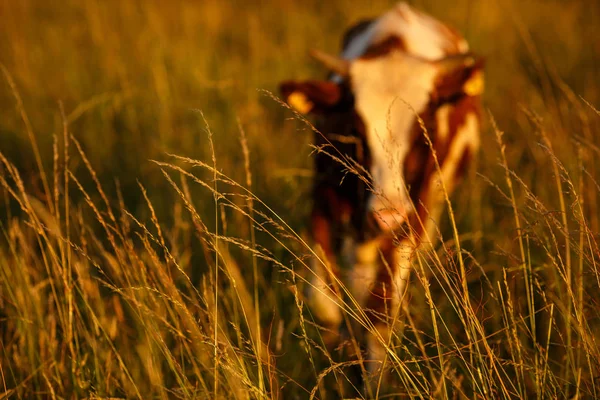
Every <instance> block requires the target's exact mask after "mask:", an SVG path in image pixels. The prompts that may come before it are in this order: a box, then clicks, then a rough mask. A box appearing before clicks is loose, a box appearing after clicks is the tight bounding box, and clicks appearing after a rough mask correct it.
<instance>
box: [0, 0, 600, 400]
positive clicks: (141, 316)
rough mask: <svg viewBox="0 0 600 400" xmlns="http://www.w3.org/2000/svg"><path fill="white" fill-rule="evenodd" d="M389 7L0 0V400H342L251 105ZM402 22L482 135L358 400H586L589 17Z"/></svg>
mask: <svg viewBox="0 0 600 400" xmlns="http://www.w3.org/2000/svg"><path fill="white" fill-rule="evenodd" d="M391 4H392V2H388V1H383V0H382V1H376V2H368V4H367V2H365V3H364V4H362V5H360V4H357V5H353V6H352V7H349V6H348V5H347V2H341V1H333V2H329V3H327V5H324V3H322V2H317V1H308V2H302V3H293V2H291V1H281V2H273V3H269V4H265V3H260V2H238V4H234V3H224V2H216V1H205V2H191V1H184V0H179V1H172V2H168V3H167V2H159V1H146V2H139V1H123V2H119V1H113V0H110V1H103V2H99V1H88V2H76V1H71V0H69V1H66V2H63V3H62V4H61V6H60V7H57V6H52V5H50V4H47V3H46V2H42V1H34V0H22V1H18V2H14V1H8V0H5V1H4V2H0V15H2V21H3V23H2V24H0V63H1V66H2V79H0V81H1V82H2V83H0V105H1V106H2V110H3V111H2V119H1V120H0V164H1V166H0V187H1V189H0V191H1V193H2V194H1V195H0V197H1V198H2V200H1V205H0V224H1V225H0V228H1V234H2V239H1V240H0V335H1V336H0V337H1V342H0V344H1V346H0V347H1V348H0V398H32V397H39V398H65V397H67V398H85V397H89V398H97V397H107V396H113V397H126V398H150V397H152V398H240V399H243V398H281V399H288V398H310V397H315V398H321V399H325V398H337V397H339V394H340V393H341V392H345V393H346V394H348V393H352V391H349V388H350V387H351V386H352V383H355V382H348V381H349V380H351V378H350V376H351V370H352V369H353V368H355V367H356V364H357V363H358V362H356V361H352V360H351V359H349V358H347V357H345V356H344V355H343V354H340V353H343V351H341V350H340V351H337V350H335V351H330V350H328V349H327V348H326V346H325V345H324V343H323V340H322V336H323V335H326V332H324V331H323V330H322V329H321V328H320V327H319V326H318V324H317V323H316V321H314V320H313V318H312V316H311V314H310V310H309V309H308V308H306V307H305V306H304V298H303V295H302V293H303V292H304V287H305V286H306V278H307V277H308V274H310V273H311V272H310V271H309V269H308V267H307V265H308V264H309V263H308V260H309V259H310V258H311V257H317V256H318V253H315V252H314V251H313V249H311V248H310V246H309V245H308V243H307V239H306V234H305V233H304V231H305V226H306V220H307V215H308V212H309V209H310V201H309V194H308V193H309V186H310V179H309V178H310V165H311V161H310V157H309V154H310V152H311V151H312V149H311V147H310V145H309V144H310V140H311V129H310V128H309V127H308V126H307V125H306V124H305V123H304V122H303V121H299V120H298V119H297V118H292V117H294V114H293V113H291V112H290V111H289V110H287V109H286V108H285V107H282V106H281V105H280V104H279V103H277V102H276V101H274V100H273V99H272V98H271V97H270V96H269V95H267V94H265V93H264V92H263V91H261V90H260V89H266V90H268V91H271V92H274V91H275V90H276V87H277V83H278V82H279V81H281V80H283V79H287V78H293V77H298V78H307V77H316V76H320V75H322V74H323V71H320V70H319V69H318V67H317V66H316V65H314V64H313V63H311V62H310V61H309V60H308V58H307V56H306V54H307V52H308V50H309V48H310V47H318V48H321V49H324V50H329V51H333V50H334V49H335V48H337V46H338V40H339V37H340V34H341V32H342V31H343V29H344V28H345V27H346V26H347V25H349V24H350V23H352V22H354V21H356V20H358V19H360V18H364V17H365V16H372V15H377V14H379V13H381V12H382V11H383V10H385V9H387V8H388V7H389V6H390V5H391ZM414 4H415V5H416V6H417V7H419V8H422V9H424V10H426V11H429V12H431V13H432V14H434V15H436V16H438V17H440V18H441V19H443V20H445V21H448V22H450V23H451V24H453V25H454V26H456V27H457V28H458V29H459V30H461V31H463V32H465V34H466V35H467V38H468V40H469V42H470V43H471V45H472V47H473V49H474V50H475V51H476V52H478V53H480V54H482V55H484V56H485V57H486V58H487V67H486V68H487V69H486V95H485V105H486V108H487V109H488V110H489V116H488V118H486V119H487V122H486V128H485V129H484V132H483V135H482V141H483V143H482V152H481V157H480V159H479V160H478V165H477V166H476V168H474V169H473V171H472V172H471V174H470V175H469V177H468V178H467V179H465V182H463V183H462V185H461V186H460V188H459V189H458V190H457V193H455V195H453V196H452V198H451V200H452V201H451V209H452V211H453V212H452V213H450V214H448V213H447V214H446V217H445V219H444V221H443V223H442V224H441V226H440V231H439V234H440V237H441V240H440V242H439V243H440V244H439V245H437V246H436V247H435V248H423V249H421V250H420V251H419V252H418V254H417V255H416V256H415V260H414V263H413V264H414V273H413V277H412V282H411V283H412V285H411V287H410V297H411V299H410V302H409V306H408V307H407V309H406V310H404V312H405V316H404V318H403V319H402V320H401V321H399V322H400V324H399V325H403V328H401V327H399V329H398V330H397V331H398V332H397V335H395V336H394V338H393V340H392V342H391V343H386V345H387V347H388V348H389V354H388V359H387V360H386V364H387V365H388V367H389V368H390V371H391V372H390V381H389V382H388V383H387V384H386V385H381V386H380V385H371V386H372V387H369V388H368V389H369V390H368V391H367V393H369V395H370V396H371V397H380V398H386V396H388V397H394V396H413V397H418V398H431V397H435V398H525V397H527V398H533V397H536V398H566V397H569V398H595V397H600V345H599V343H598V341H599V340H600V335H599V333H598V332H600V304H599V302H598V299H597V295H596V294H597V293H600V269H599V265H600V264H599V262H600V249H599V247H598V241H597V238H598V232H599V228H600V225H599V220H598V206H599V199H598V191H599V190H600V185H599V184H598V179H599V178H598V177H599V176H600V174H599V166H598V162H597V160H596V157H597V156H598V153H599V152H600V150H599V149H600V143H599V142H598V138H597V136H598V134H599V133H600V113H599V112H598V110H597V109H598V103H599V101H600V92H599V91H598V85H597V82H598V81H599V78H600V76H599V72H598V71H599V70H600V69H598V68H596V67H595V66H597V65H598V62H599V59H598V54H600V48H598V41H597V40H596V36H595V30H596V29H595V28H596V27H595V26H594V21H597V20H598V17H599V16H600V8H599V7H598V5H595V4H590V3H588V2H583V1H572V2H569V3H563V2H558V1H543V2H542V1H537V0H536V1H532V2H525V3H521V2H516V1H514V2H513V1H507V2H500V1H495V0H489V1H487V0H486V1H482V2H471V1H465V2H463V3H460V4H454V3H453V4H448V5H440V4H436V3H435V2H431V1H424V0H422V1H415V2H414ZM197 110H201V111H200V112H199V111H197ZM503 132H505V133H503ZM171 154H179V155H171ZM340 290H341V291H342V292H343V290H344V288H343V287H341V288H340ZM340 302H343V306H344V308H345V309H346V310H347V318H348V319H351V320H356V321H357V323H358V324H363V326H369V322H368V320H367V319H366V318H365V316H364V313H362V312H361V310H357V309H356V307H355V306H354V304H353V302H352V299H349V298H344V299H340ZM401 332H402V333H401ZM400 336H402V338H401V337H400ZM350 339H351V340H354V338H350ZM358 389H360V390H362V388H358ZM360 390H359V391H360ZM353 394H354V395H356V393H353Z"/></svg>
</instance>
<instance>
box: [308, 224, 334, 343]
mask: <svg viewBox="0 0 600 400" xmlns="http://www.w3.org/2000/svg"><path fill="white" fill-rule="evenodd" d="M312 230H313V238H314V241H315V244H314V246H313V250H314V252H315V255H316V256H315V257H312V258H311V261H310V267H311V273H310V276H309V279H308V281H309V285H308V288H307V298H308V304H309V307H310V310H311V312H312V313H313V315H314V316H315V317H316V319H317V320H318V321H319V323H321V324H323V325H324V326H325V328H326V329H327V330H326V331H325V332H324V334H323V341H324V342H325V344H326V345H328V346H330V345H333V344H334V343H335V342H337V339H338V335H337V332H338V330H339V326H340V324H341V323H342V310H341V308H340V304H341V303H342V299H341V298H340V296H339V295H338V293H337V290H336V288H337V287H338V285H337V283H336V280H337V276H338V271H337V265H336V263H335V256H334V254H333V249H332V246H331V226H330V223H329V221H328V220H327V219H326V218H325V217H324V216H323V215H321V214H319V213H313V216H312Z"/></svg>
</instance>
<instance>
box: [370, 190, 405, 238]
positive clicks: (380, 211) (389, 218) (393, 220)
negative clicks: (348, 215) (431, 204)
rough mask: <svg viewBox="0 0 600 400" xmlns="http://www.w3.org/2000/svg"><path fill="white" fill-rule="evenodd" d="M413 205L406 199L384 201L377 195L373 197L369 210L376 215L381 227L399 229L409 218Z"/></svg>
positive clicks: (386, 229) (388, 229)
mask: <svg viewBox="0 0 600 400" xmlns="http://www.w3.org/2000/svg"><path fill="white" fill-rule="evenodd" d="M412 209H413V207H412V204H410V202H408V201H407V200H405V199H394V201H382V200H381V199H379V198H377V197H375V198H373V199H371V202H370V204H369V210H370V212H371V213H372V214H373V216H374V217H375V221H376V222H377V225H378V226H379V228H380V229H381V230H383V231H390V230H395V229H398V228H399V227H400V226H401V225H402V224H403V223H405V222H406V220H407V219H408V215H409V214H410V213H411V211H412Z"/></svg>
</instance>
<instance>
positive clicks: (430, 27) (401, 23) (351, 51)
mask: <svg viewBox="0 0 600 400" xmlns="http://www.w3.org/2000/svg"><path fill="white" fill-rule="evenodd" d="M390 36H396V37H397V38H399V39H400V40H401V41H402V43H403V45H404V50H405V51H406V52H407V53H408V54H410V55H412V56H415V57H420V58H423V59H426V60H437V59H440V58H443V57H445V56H448V55H452V54H461V53H466V52H467V51H468V50H469V45H468V43H467V42H466V40H465V39H464V38H463V37H462V36H460V35H459V34H458V33H457V32H456V31H455V30H453V29H452V28H450V27H449V26H447V25H445V24H443V23H442V22H440V21H438V20H436V19H435V18H433V17H431V16H429V15H426V14H423V13H421V12H419V11H417V10H414V9H413V8H411V7H410V6H409V5H408V4H406V3H398V4H397V5H396V6H395V7H394V8H393V9H392V10H390V11H388V12H387V13H385V14H383V15H382V16H381V17H379V18H378V19H376V20H375V21H373V22H372V23H371V24H369V25H367V26H366V27H365V28H364V29H363V30H362V32H361V33H360V34H357V35H354V37H353V38H352V40H350V41H349V43H347V45H346V46H345V48H344V50H343V52H342V57H343V58H345V59H347V60H352V59H356V58H359V57H360V56H361V55H363V54H365V52H366V51H367V49H368V48H369V47H371V46H374V45H377V44H379V43H381V42H383V41H384V40H386V39H388V38H389V37H390Z"/></svg>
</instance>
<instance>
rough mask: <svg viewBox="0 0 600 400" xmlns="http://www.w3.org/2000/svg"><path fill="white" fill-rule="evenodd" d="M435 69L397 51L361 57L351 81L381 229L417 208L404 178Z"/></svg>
mask: <svg viewBox="0 0 600 400" xmlns="http://www.w3.org/2000/svg"><path fill="white" fill-rule="evenodd" d="M436 76H437V69H436V67H435V65H434V64H432V63H429V62H424V61H422V60H418V59H415V58H413V57H411V56H407V55H406V54H405V53H403V52H400V51H393V52H391V53H389V54H387V55H386V56H383V57H377V58H373V59H357V60H355V61H354V62H353V63H352V65H351V67H350V81H351V82H352V90H353V92H354V95H355V107H356V111H357V113H358V114H359V115H360V116H361V118H362V119H363V122H364V124H365V129H366V136H367V142H368V145H369V149H370V151H371V160H372V161H371V171H370V173H371V177H372V182H373V194H372V195H371V198H370V201H369V205H368V206H369V210H370V211H372V212H374V213H375V215H376V216H378V217H379V221H378V222H379V223H380V225H381V228H382V229H385V230H387V229H395V228H397V227H398V226H399V225H400V224H402V223H403V222H404V221H405V220H406V218H407V216H408V215H409V214H410V213H411V212H412V211H413V206H412V203H411V200H410V197H409V195H408V191H407V188H406V185H405V182H404V179H403V176H404V161H405V159H406V156H407V154H408V152H409V150H410V144H411V136H412V132H413V127H414V124H415V113H417V114H418V113H421V112H422V111H423V110H424V109H425V107H426V106H427V104H428V103H429V99H430V94H431V92H432V90H433V87H434V82H435V78H436Z"/></svg>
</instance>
